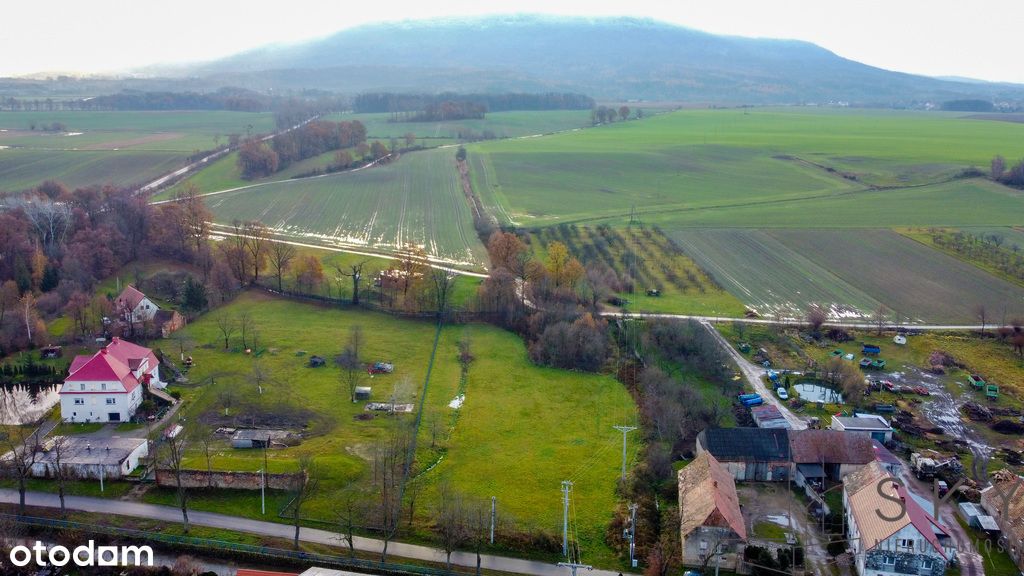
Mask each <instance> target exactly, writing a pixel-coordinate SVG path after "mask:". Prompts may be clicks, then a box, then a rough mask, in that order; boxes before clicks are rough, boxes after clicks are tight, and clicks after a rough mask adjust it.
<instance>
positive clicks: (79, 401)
mask: <svg viewBox="0 0 1024 576" xmlns="http://www.w3.org/2000/svg"><path fill="white" fill-rule="evenodd" d="M84 405H85V398H75V406H84Z"/></svg>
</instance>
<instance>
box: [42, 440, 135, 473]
mask: <svg viewBox="0 0 1024 576" xmlns="http://www.w3.org/2000/svg"><path fill="white" fill-rule="evenodd" d="M63 441H64V443H65V444H64V446H63V448H62V449H61V450H62V454H61V458H60V461H61V468H62V469H63V470H64V473H65V477H67V478H78V479H94V480H98V479H100V478H101V477H102V478H104V479H117V478H123V477H125V476H127V475H129V474H131V473H132V471H133V470H135V469H136V468H137V467H138V466H139V462H140V461H141V460H142V459H143V458H145V457H147V456H149V442H148V441H147V440H146V439H145V438H109V439H105V440H103V439H101V440H90V439H88V438H77V437H74V436H66V437H64V440H63ZM56 460H57V458H56V452H55V450H54V448H53V443H52V442H50V443H48V444H47V445H45V446H44V447H43V450H42V451H41V452H40V453H39V454H38V456H37V460H36V462H35V463H34V464H33V465H32V475H33V476H35V477H36V478H54V477H56V476H57V464H56Z"/></svg>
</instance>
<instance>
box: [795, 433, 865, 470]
mask: <svg viewBox="0 0 1024 576" xmlns="http://www.w3.org/2000/svg"><path fill="white" fill-rule="evenodd" d="M789 443H790V453H791V454H792V457H793V462H796V463H797V464H803V463H812V464H822V463H824V464H867V463H868V462H871V461H872V460H874V459H875V448H874V446H873V445H872V444H871V438H870V437H868V436H867V435H864V434H849V433H847V432H843V431H842V430H791V431H790V433H789Z"/></svg>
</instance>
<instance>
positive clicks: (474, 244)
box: [206, 149, 487, 267]
mask: <svg viewBox="0 0 1024 576" xmlns="http://www.w3.org/2000/svg"><path fill="white" fill-rule="evenodd" d="M206 202H207V205H208V206H209V207H210V209H211V210H212V211H213V214H214V217H215V219H216V221H217V222H221V223H228V222H231V221H232V220H234V219H236V218H237V219H240V220H260V221H262V222H263V223H264V224H266V225H267V226H268V227H270V228H271V229H273V230H274V231H275V232H277V233H279V234H281V235H283V236H287V237H291V238H295V239H298V240H301V241H303V242H308V243H313V244H319V245H324V246H334V247H344V248H360V249H373V250H378V251H385V252H390V251H393V250H394V249H396V248H399V247H401V246H404V245H406V244H408V243H414V244H417V245H420V246H423V247H424V248H425V249H426V251H427V252H428V253H429V254H430V255H431V256H433V257H435V258H438V259H442V260H445V261H447V262H452V263H457V264H460V265H467V266H474V267H475V266H479V265H482V264H483V263H484V262H486V258H487V256H486V252H485V251H484V248H483V245H482V244H481V243H480V241H479V239H478V238H477V236H476V232H475V231H474V229H473V222H472V216H471V214H470V209H469V205H468V203H467V202H466V199H465V196H464V194H463V192H462V186H461V184H460V183H459V179H458V172H457V170H456V167H455V154H454V152H453V151H452V150H450V149H439V150H427V151H423V152H414V153H410V154H405V155H403V156H402V157H401V158H400V159H398V160H397V161H395V162H393V163H391V164H388V165H385V166H379V167H374V168H371V169H366V170H359V171H354V172H347V173H340V174H333V175H329V176H324V177H318V178H308V179H302V180H291V181H285V182H277V183H269V184H265V185H260V186H256V187H252V188H247V189H244V190H238V191H233V192H227V193H224V194H217V195H213V196H208V197H207V199H206Z"/></svg>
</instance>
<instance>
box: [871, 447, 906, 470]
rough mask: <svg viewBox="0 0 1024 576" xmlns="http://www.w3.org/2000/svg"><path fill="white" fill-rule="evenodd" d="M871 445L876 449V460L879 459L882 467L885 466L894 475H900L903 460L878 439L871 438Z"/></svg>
mask: <svg viewBox="0 0 1024 576" xmlns="http://www.w3.org/2000/svg"><path fill="white" fill-rule="evenodd" d="M871 445H872V446H873V447H874V449H875V460H878V463H879V464H881V465H882V468H885V469H886V470H887V471H888V472H889V474H892V475H893V476H899V475H900V472H901V471H902V470H903V461H902V460H900V459H899V458H898V457H897V456H896V455H895V454H893V453H892V452H890V451H889V449H888V448H886V447H885V445H884V444H882V443H881V442H879V441H878V440H871Z"/></svg>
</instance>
